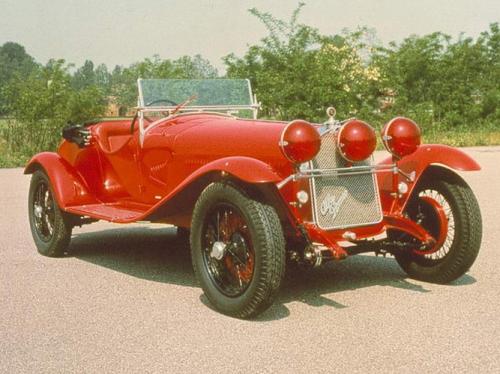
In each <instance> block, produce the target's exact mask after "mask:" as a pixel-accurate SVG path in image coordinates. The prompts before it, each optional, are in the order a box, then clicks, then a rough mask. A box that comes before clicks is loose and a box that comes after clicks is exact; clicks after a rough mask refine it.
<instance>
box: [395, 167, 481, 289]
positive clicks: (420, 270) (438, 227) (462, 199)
mask: <svg viewBox="0 0 500 374" xmlns="http://www.w3.org/2000/svg"><path fill="white" fill-rule="evenodd" d="M406 214H407V215H408V217H409V218H410V219H412V220H413V221H415V222H416V223H417V224H419V225H421V226H422V227H423V228H424V229H426V230H427V232H429V234H431V235H432V236H433V237H434V238H435V239H436V245H435V246H434V248H431V249H430V250H422V249H420V244H421V243H420V242H419V241H418V240H416V239H414V238H411V237H409V236H408V235H406V234H403V235H402V236H401V235H400V236H399V238H401V239H402V241H403V242H405V241H406V242H407V243H408V244H409V248H408V250H404V251H399V252H396V253H395V254H394V255H395V258H396V261H397V262H398V264H399V265H400V266H401V268H402V269H403V270H404V271H405V272H406V273H408V275H410V276H411V277H413V278H415V279H419V280H424V281H428V282H435V283H448V282H451V281H453V280H455V279H457V278H459V277H461V276H462V275H463V274H465V273H466V272H467V271H468V270H469V268H470V267H471V266H472V264H473V263H474V261H475V259H476V257H477V255H478V253H479V248H480V246H481V236H482V222H481V212H480V210H479V205H478V203H477V200H476V198H475V196H474V194H473V193H472V190H471V189H470V187H469V186H468V185H467V183H465V181H464V180H463V179H462V178H461V177H460V176H458V175H457V174H455V173H453V172H451V171H449V170H446V169H443V168H439V167H431V169H430V171H429V173H428V174H427V176H426V177H423V178H422V180H421V181H420V182H419V184H418V185H417V186H416V187H415V190H414V195H413V197H412V198H411V199H410V201H409V202H408V205H407V208H406Z"/></svg>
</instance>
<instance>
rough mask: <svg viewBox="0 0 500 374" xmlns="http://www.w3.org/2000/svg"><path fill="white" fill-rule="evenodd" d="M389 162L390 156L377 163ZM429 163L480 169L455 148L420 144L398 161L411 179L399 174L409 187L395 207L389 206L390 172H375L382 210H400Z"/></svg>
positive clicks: (464, 168) (400, 178)
mask: <svg viewBox="0 0 500 374" xmlns="http://www.w3.org/2000/svg"><path fill="white" fill-rule="evenodd" d="M391 163H392V158H391V157H388V158H386V159H384V160H383V161H381V162H380V163H379V165H382V164H391ZM431 165H443V166H445V167H448V168H450V169H454V170H458V171H477V170H481V166H480V165H479V164H478V163H477V162H476V161H475V160H474V159H472V158H471V157H470V156H469V155H467V154H466V153H465V152H463V151H461V150H459V149H457V148H453V147H449V146H446V145H440V144H426V145H422V146H420V147H419V148H418V149H417V150H416V151H415V152H414V153H412V154H411V155H408V156H406V157H404V158H403V159H401V160H399V161H398V167H399V169H401V170H402V171H403V172H404V173H406V174H407V175H411V176H412V179H413V181H409V180H408V179H407V178H406V177H403V176H401V175H400V176H399V181H400V182H405V183H406V184H407V185H408V187H409V189H408V193H406V194H405V195H404V196H403V197H402V198H401V200H400V201H399V204H398V206H397V207H391V205H392V200H393V199H392V198H391V192H392V173H391V172H380V173H377V179H378V184H379V188H380V192H381V200H382V208H383V210H384V212H389V211H391V209H392V210H393V212H392V213H399V212H402V211H403V210H404V208H405V206H406V204H407V202H408V200H409V198H410V196H411V194H412V192H413V189H414V188H415V186H416V185H417V184H418V182H419V180H420V179H421V178H422V176H423V175H424V174H425V173H426V171H427V170H428V169H429V167H430V166H431ZM394 209H395V211H394Z"/></svg>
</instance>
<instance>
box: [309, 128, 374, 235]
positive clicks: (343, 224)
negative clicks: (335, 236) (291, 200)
mask: <svg viewBox="0 0 500 374" xmlns="http://www.w3.org/2000/svg"><path fill="white" fill-rule="evenodd" d="M370 164H371V161H363V162H359V163H356V164H355V165H354V166H365V165H370ZM311 167H312V168H313V169H335V168H343V167H348V165H347V162H346V161H345V160H344V159H343V158H342V156H340V154H339V153H338V151H337V149H336V146H335V137H334V134H333V131H329V132H327V133H325V134H323V135H322V137H321V150H320V151H319V153H318V154H317V156H316V158H315V159H314V160H312V162H311ZM311 189H312V191H311V192H312V194H311V195H312V197H313V199H312V202H313V215H314V218H315V221H316V224H317V225H318V226H319V227H320V228H322V229H341V228H349V227H355V226H363V225H369V224H374V223H378V222H380V221H381V220H382V208H381V205H380V198H379V192H378V187H377V179H376V176H375V174H374V173H372V172H368V173H364V174H354V173H349V172H347V173H343V174H342V175H334V176H331V175H328V176H326V175H324V176H314V177H313V178H312V180H311Z"/></svg>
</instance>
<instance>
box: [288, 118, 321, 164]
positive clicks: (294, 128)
mask: <svg viewBox="0 0 500 374" xmlns="http://www.w3.org/2000/svg"><path fill="white" fill-rule="evenodd" d="M320 147H321V138H320V136H319V133H318V131H317V130H316V129H315V128H314V126H313V125H311V124H310V123H309V122H306V121H302V120H295V121H292V122H290V123H289V124H288V125H287V126H286V128H285V130H284V131H283V137H282V140H281V148H282V150H283V154H284V155H285V157H286V158H288V159H289V160H290V161H292V162H293V163H296V164H301V163H303V162H306V161H309V160H312V159H313V158H314V156H316V155H317V154H318V152H319V149H320Z"/></svg>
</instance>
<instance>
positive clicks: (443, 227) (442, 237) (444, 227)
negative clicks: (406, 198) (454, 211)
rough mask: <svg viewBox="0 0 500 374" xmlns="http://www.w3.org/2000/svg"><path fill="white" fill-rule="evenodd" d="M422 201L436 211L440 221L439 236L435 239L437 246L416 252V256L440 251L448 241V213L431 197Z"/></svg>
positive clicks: (426, 197) (425, 197)
mask: <svg viewBox="0 0 500 374" xmlns="http://www.w3.org/2000/svg"><path fill="white" fill-rule="evenodd" d="M420 199H421V200H424V201H425V202H426V203H427V204H429V205H430V206H431V207H432V208H433V209H434V210H435V212H436V215H437V217H438V220H439V235H438V237H437V238H435V241H436V242H435V244H434V245H432V246H431V247H430V249H429V250H418V249H417V250H414V252H415V254H418V255H428V254H431V253H434V252H437V251H439V249H440V248H441V246H442V245H443V244H444V242H445V241H446V237H447V234H448V218H446V212H445V211H444V208H443V206H442V205H441V204H440V203H439V202H438V201H437V200H435V199H433V198H432V197H430V196H421V197H420Z"/></svg>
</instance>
